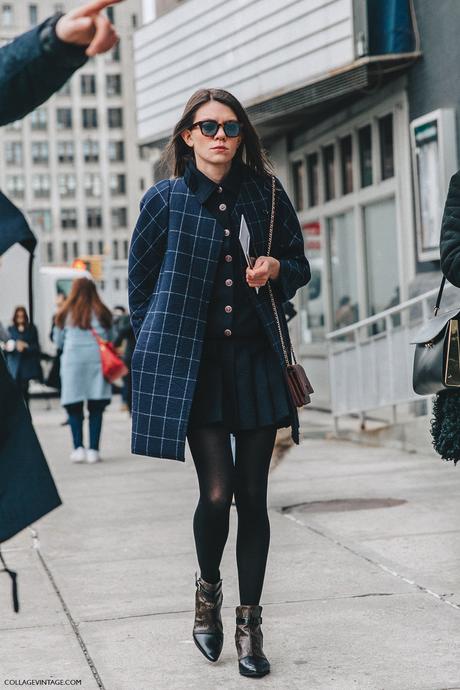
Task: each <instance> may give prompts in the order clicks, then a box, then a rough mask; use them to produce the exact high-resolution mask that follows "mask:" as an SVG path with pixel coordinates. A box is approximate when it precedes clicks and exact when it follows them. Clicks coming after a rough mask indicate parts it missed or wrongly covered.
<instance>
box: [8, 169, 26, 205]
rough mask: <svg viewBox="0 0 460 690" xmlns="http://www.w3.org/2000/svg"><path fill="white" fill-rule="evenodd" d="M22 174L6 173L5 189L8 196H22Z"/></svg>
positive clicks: (23, 187) (19, 197)
mask: <svg viewBox="0 0 460 690" xmlns="http://www.w3.org/2000/svg"><path fill="white" fill-rule="evenodd" d="M24 189H25V183H24V175H7V177H6V191H7V194H8V196H12V197H16V198H18V199H22V198H23V196H24Z"/></svg>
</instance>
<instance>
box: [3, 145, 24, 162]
mask: <svg viewBox="0 0 460 690" xmlns="http://www.w3.org/2000/svg"><path fill="white" fill-rule="evenodd" d="M5 160H6V162H7V164H8V165H22V160H23V155H22V142H20V141H7V142H5Z"/></svg>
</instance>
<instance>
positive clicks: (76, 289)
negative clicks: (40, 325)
mask: <svg viewBox="0 0 460 690" xmlns="http://www.w3.org/2000/svg"><path fill="white" fill-rule="evenodd" d="M93 311H94V313H95V314H96V317H97V319H98V321H99V323H100V324H101V326H103V327H104V328H110V326H111V325H112V314H111V313H110V310H109V309H108V308H107V307H106V306H105V304H104V303H103V302H102V300H101V298H100V297H99V295H98V294H97V290H96V286H95V284H94V283H93V281H92V280H90V279H89V278H77V280H74V281H73V285H72V289H71V290H70V293H69V296H68V297H67V299H66V301H65V302H64V304H63V305H62V307H61V308H60V309H59V311H58V313H57V314H56V317H55V319H54V322H55V324H56V326H59V328H64V324H65V321H66V318H67V315H69V316H70V318H71V321H72V324H71V325H72V326H77V327H78V328H84V329H88V328H91V317H92V314H93Z"/></svg>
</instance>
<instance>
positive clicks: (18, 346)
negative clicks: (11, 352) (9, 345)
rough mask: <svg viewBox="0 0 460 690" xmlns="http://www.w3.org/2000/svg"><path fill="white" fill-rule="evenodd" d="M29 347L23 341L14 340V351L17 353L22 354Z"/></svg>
mask: <svg viewBox="0 0 460 690" xmlns="http://www.w3.org/2000/svg"><path fill="white" fill-rule="evenodd" d="M27 347H29V346H28V344H27V343H26V342H25V341H24V340H16V350H17V351H18V352H24V350H25V349H26V348H27Z"/></svg>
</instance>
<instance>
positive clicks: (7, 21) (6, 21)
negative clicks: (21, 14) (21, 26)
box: [1, 3, 14, 26]
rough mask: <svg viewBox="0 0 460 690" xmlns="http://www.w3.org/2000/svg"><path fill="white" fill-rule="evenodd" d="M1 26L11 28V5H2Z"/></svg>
mask: <svg viewBox="0 0 460 690" xmlns="http://www.w3.org/2000/svg"><path fill="white" fill-rule="evenodd" d="M1 18H2V26H13V21H14V15H13V5H11V4H9V3H8V4H5V5H2V15H1Z"/></svg>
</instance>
